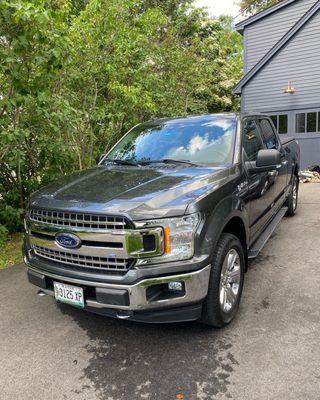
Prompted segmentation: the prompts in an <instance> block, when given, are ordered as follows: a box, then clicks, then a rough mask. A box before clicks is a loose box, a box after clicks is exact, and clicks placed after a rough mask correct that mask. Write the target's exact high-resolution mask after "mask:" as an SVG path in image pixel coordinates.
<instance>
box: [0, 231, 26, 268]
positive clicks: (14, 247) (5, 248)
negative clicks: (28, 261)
mask: <svg viewBox="0 0 320 400" xmlns="http://www.w3.org/2000/svg"><path fill="white" fill-rule="evenodd" d="M22 238H23V235H22V233H13V234H11V235H9V239H8V240H7V241H6V242H5V243H4V244H3V245H2V246H0V269H3V268H7V267H11V266H12V265H14V264H17V263H20V262H22V250H21V249H22Z"/></svg>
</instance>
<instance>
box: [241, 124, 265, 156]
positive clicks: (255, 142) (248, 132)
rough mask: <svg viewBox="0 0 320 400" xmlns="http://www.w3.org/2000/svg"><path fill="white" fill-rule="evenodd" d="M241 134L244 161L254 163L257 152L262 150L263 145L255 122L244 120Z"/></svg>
mask: <svg viewBox="0 0 320 400" xmlns="http://www.w3.org/2000/svg"><path fill="white" fill-rule="evenodd" d="M242 132H243V133H242V145H243V150H244V157H245V161H256V159H257V155H258V152H259V150H262V149H263V148H264V145H263V141H262V139H261V136H260V132H259V129H258V127H257V124H256V122H255V120H253V119H246V120H244V122H243V131H242Z"/></svg>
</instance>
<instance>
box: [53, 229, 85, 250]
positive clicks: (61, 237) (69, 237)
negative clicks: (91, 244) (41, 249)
mask: <svg viewBox="0 0 320 400" xmlns="http://www.w3.org/2000/svg"><path fill="white" fill-rule="evenodd" d="M56 243H57V244H58V245H59V246H61V247H64V248H66V249H77V248H78V247H80V246H81V240H80V239H79V238H78V236H76V235H73V234H72V233H57V234H56Z"/></svg>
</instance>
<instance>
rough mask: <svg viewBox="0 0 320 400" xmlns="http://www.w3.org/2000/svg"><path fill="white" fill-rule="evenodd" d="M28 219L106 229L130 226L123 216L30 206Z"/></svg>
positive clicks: (59, 224) (44, 222) (63, 225)
mask: <svg viewBox="0 0 320 400" xmlns="http://www.w3.org/2000/svg"><path fill="white" fill-rule="evenodd" d="M29 219H30V221H34V222H40V223H42V224H48V225H55V226H61V227H77V228H88V229H90V230H92V229H97V230H98V229H99V230H101V229H106V230H124V229H128V228H130V223H129V221H128V220H127V219H126V218H125V217H118V216H106V215H100V214H91V213H90V214H89V213H79V212H72V211H68V212H66V211H54V210H43V209H40V208H32V209H31V210H30V212H29Z"/></svg>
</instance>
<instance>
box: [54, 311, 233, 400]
mask: <svg viewBox="0 0 320 400" xmlns="http://www.w3.org/2000/svg"><path fill="white" fill-rule="evenodd" d="M59 309H60V310H61V311H62V312H63V313H64V314H66V315H68V316H69V317H71V318H72V319H73V320H74V321H75V322H76V323H77V325H78V326H79V327H80V328H81V329H82V330H84V331H85V332H86V334H87V336H88V339H89V340H88V344H87V345H86V351H87V352H88V353H89V354H90V359H89V364H88V366H87V367H86V368H85V369H84V370H83V378H87V379H88V380H89V381H90V382H91V385H92V387H93V388H94V389H95V391H96V394H97V396H98V398H99V399H102V400H118V399H149V398H150V399H159V400H161V399H175V398H176V395H177V394H178V393H183V394H184V395H185V397H184V398H185V400H188V399H196V398H202V399H207V398H208V399H209V398H210V399H212V398H214V397H215V396H216V395H217V394H218V393H225V394H226V396H227V397H228V395H227V391H228V385H229V384H230V382H229V377H230V374H231V373H232V371H233V369H234V366H235V365H236V364H237V361H236V360H235V359H234V357H233V355H232V352H231V350H232V345H231V344H230V341H229V340H228V339H227V337H226V331H217V330H212V329H210V328H208V327H205V326H204V325H201V324H199V323H183V324H174V325H167V324H162V325H148V324H141V323H134V322H129V321H120V320H115V319H109V318H105V317H101V316H98V315H94V314H90V313H86V312H83V311H81V310H77V309H74V308H72V307H69V306H67V305H60V306H59ZM75 362H76V361H75ZM86 388H87V387H86V386H85V385H83V386H82V388H81V389H80V390H79V391H77V392H78V393H81V392H85V390H86ZM199 396H202V397H199Z"/></svg>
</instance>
